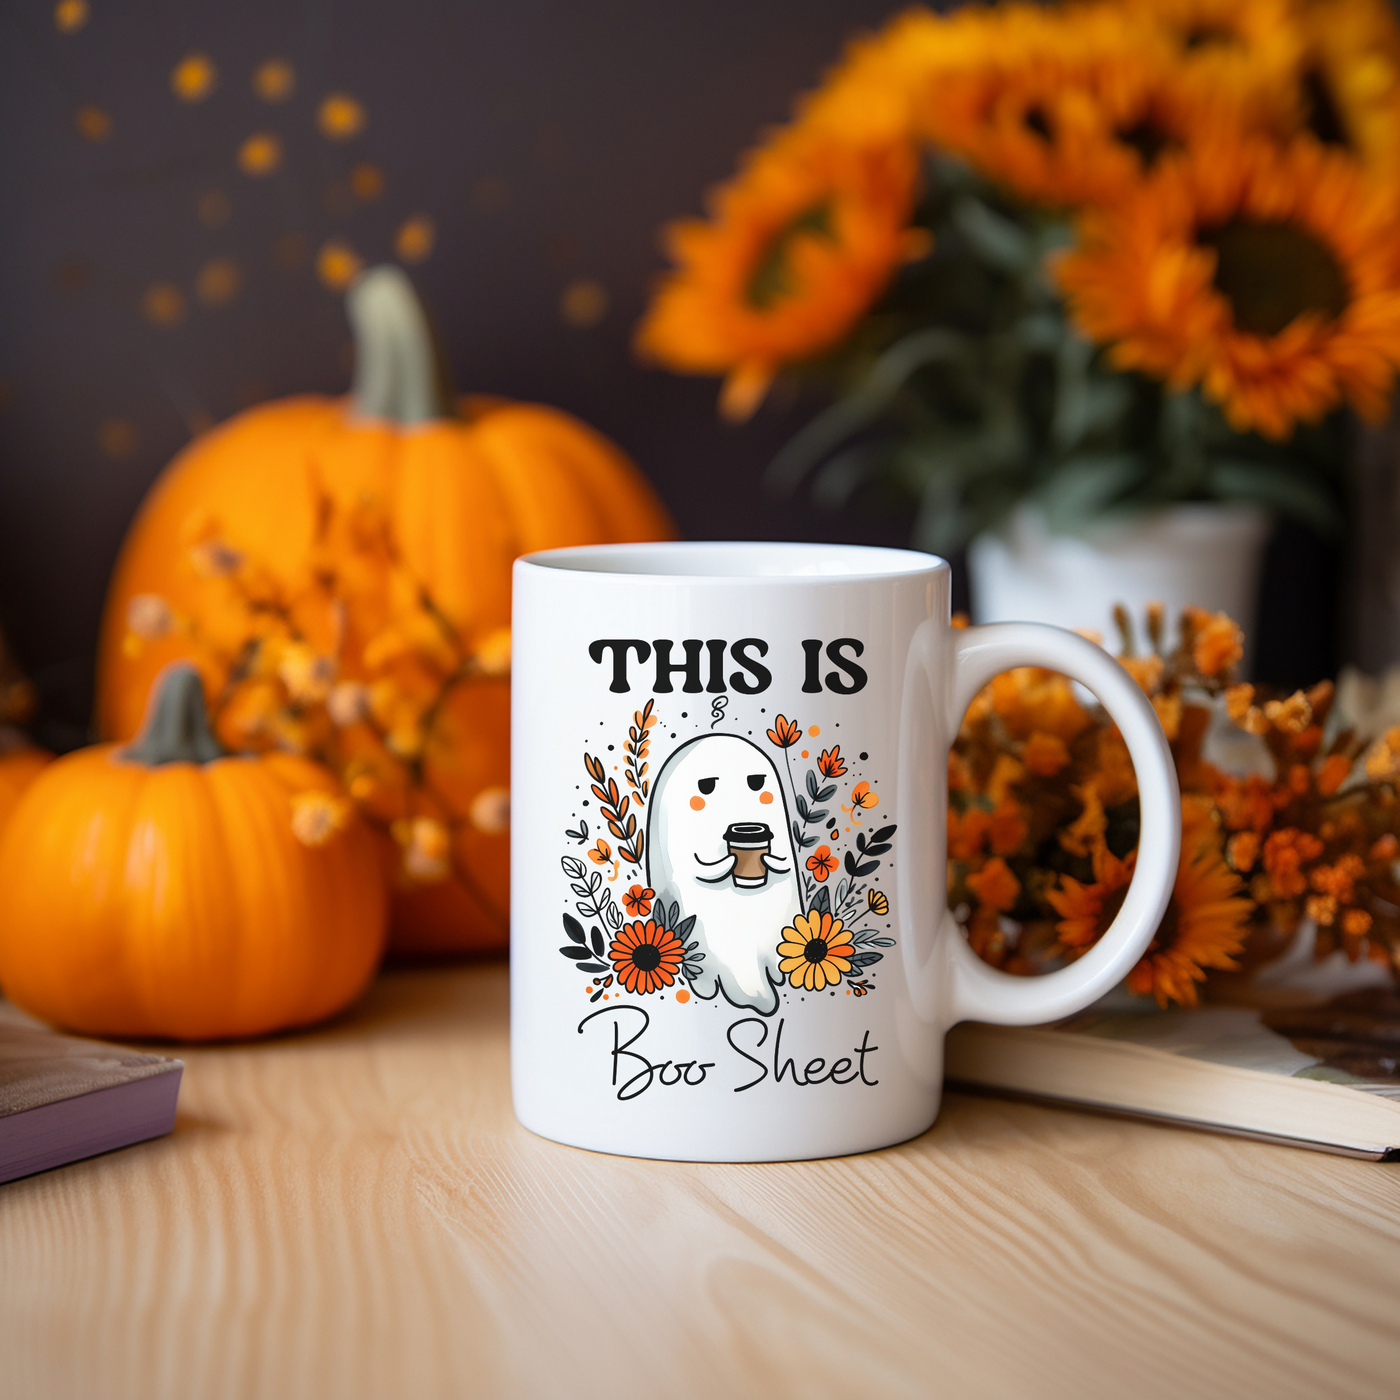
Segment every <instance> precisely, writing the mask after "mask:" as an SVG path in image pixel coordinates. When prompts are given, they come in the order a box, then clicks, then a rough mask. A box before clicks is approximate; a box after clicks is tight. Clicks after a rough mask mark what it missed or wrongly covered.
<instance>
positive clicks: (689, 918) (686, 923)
mask: <svg viewBox="0 0 1400 1400" xmlns="http://www.w3.org/2000/svg"><path fill="white" fill-rule="evenodd" d="M694 927H695V915H694V914H687V915H686V916H685V918H683V919H682V920H681V921H680V923H678V924H677V925H676V927H675V929H674V933H675V935H676V937H677V938H679V939H681V940H682V942H684V940H685V937H686V935H687V934H688V933H689V932H690V931H691V929H693V928H694Z"/></svg>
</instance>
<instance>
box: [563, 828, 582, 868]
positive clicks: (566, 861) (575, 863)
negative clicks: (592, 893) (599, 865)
mask: <svg viewBox="0 0 1400 1400" xmlns="http://www.w3.org/2000/svg"><path fill="white" fill-rule="evenodd" d="M569 834H570V835H571V836H572V835H573V833H572V832H570V833H569ZM559 864H560V865H562V866H563V867H564V874H565V875H567V876H568V877H569V879H571V880H582V879H583V876H584V869H583V862H582V861H581V860H579V859H578V858H577V857H575V856H565V857H564V858H563V860H561V861H560V862H559Z"/></svg>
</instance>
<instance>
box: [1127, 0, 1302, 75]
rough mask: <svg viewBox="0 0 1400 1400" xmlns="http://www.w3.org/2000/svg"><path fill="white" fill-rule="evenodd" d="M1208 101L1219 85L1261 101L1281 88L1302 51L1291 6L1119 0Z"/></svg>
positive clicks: (1287, 0)
mask: <svg viewBox="0 0 1400 1400" xmlns="http://www.w3.org/2000/svg"><path fill="white" fill-rule="evenodd" d="M1117 5H1118V7H1119V8H1120V9H1121V10H1122V11H1123V12H1124V13H1125V14H1127V15H1129V16H1131V17H1132V18H1133V19H1134V20H1135V21H1137V22H1138V23H1140V24H1141V25H1142V26H1143V27H1144V29H1146V30H1148V31H1150V32H1152V33H1153V34H1154V35H1155V37H1156V38H1157V39H1158V40H1159V42H1160V43H1161V44H1162V45H1163V46H1164V48H1165V50H1166V52H1167V56H1168V57H1169V59H1170V60H1171V61H1172V62H1173V63H1174V64H1176V65H1177V66H1178V67H1179V68H1180V69H1181V70H1182V71H1183V73H1184V74H1186V75H1187V77H1188V79H1189V80H1190V81H1191V82H1192V84H1193V86H1194V88H1195V91H1196V93H1197V94H1198V95H1200V96H1202V97H1208V96H1209V94H1210V92H1211V90H1212V89H1218V88H1219V87H1220V86H1221V85H1223V84H1232V83H1236V84H1237V83H1244V84H1248V85H1251V86H1252V87H1253V88H1254V89H1255V91H1256V92H1257V93H1259V94H1260V95H1261V96H1262V95H1264V94H1266V93H1267V90H1268V89H1269V88H1270V87H1276V86H1277V85H1278V84H1280V83H1282V82H1285V81H1286V80H1287V79H1288V77H1289V76H1290V75H1291V74H1292V72H1293V71H1294V69H1295V67H1296V65H1297V62H1298V57H1299V53H1300V51H1301V47H1302V34H1301V32H1300V30H1299V27H1298V25H1297V23H1296V14H1295V9H1294V5H1293V3H1292V0H1117Z"/></svg>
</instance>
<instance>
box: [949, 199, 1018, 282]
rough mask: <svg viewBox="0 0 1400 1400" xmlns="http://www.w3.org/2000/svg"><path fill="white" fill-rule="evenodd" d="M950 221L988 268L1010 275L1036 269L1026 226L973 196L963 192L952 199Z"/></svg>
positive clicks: (1016, 275) (1014, 275)
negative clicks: (1013, 220) (996, 211)
mask: <svg viewBox="0 0 1400 1400" xmlns="http://www.w3.org/2000/svg"><path fill="white" fill-rule="evenodd" d="M952 222H953V226H954V227H955V228H956V229H957V230H958V232H959V233H961V234H962V236H963V237H964V238H965V239H967V243H968V246H969V247H970V248H971V249H972V252H973V254H974V256H976V257H977V258H978V259H980V260H981V261H982V262H984V263H986V264H987V266H988V267H992V268H995V269H996V270H997V271H999V272H1006V273H1010V274H1011V275H1012V276H1013V277H1023V276H1025V274H1026V273H1028V272H1032V271H1034V270H1036V268H1037V266H1038V263H1039V258H1038V256H1037V249H1036V246H1035V243H1034V241H1033V240H1032V239H1031V237H1030V236H1029V235H1028V234H1027V232H1026V231H1025V229H1023V228H1022V227H1021V226H1020V225H1019V224H1016V223H1013V222H1012V220H1010V219H1008V218H1005V217H1003V216H1002V215H1001V214H998V213H995V212H994V211H993V210H992V209H990V208H988V206H987V205H986V204H984V203H983V202H982V201H981V200H980V199H978V198H977V197H976V196H975V195H971V194H964V195H961V196H959V198H958V199H956V200H955V201H954V203H953V211H952Z"/></svg>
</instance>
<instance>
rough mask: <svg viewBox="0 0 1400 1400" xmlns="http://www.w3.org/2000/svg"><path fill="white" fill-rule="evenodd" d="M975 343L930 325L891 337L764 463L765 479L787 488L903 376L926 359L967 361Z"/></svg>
mask: <svg viewBox="0 0 1400 1400" xmlns="http://www.w3.org/2000/svg"><path fill="white" fill-rule="evenodd" d="M975 354H976V352H975V349H974V347H973V345H972V343H971V342H970V341H969V340H968V338H967V337H966V336H964V335H961V334H959V333H958V332H957V331H951V330H946V329H944V328H943V327H940V326H935V327H933V328H932V329H929V330H922V331H915V332H914V333H913V334H911V335H907V336H905V337H904V338H903V339H901V340H897V341H895V343H894V344H893V345H891V346H890V348H889V349H888V350H886V351H885V352H884V354H882V355H881V356H880V357H879V359H877V360H876V361H875V363H874V364H873V365H872V366H871V367H870V370H869V371H868V373H867V374H866V376H865V378H864V379H863V380H862V381H861V382H860V383H859V384H858V385H857V386H856V388H855V389H854V390H853V391H852V392H851V393H849V394H847V395H846V396H845V397H844V398H840V399H837V400H836V402H835V403H833V404H832V405H831V406H830V407H829V408H826V409H823V410H822V412H820V413H819V414H817V416H816V417H815V418H813V419H812V420H811V422H810V423H808V424H807V425H806V426H805V427H804V428H802V429H801V430H800V431H799V432H798V433H796V434H795V435H794V436H793V437H792V439H791V440H790V441H789V442H788V443H787V445H786V446H785V447H784V448H783V449H782V450H781V451H780V452H779V453H778V455H777V456H776V457H774V459H773V461H772V462H771V463H770V464H769V467H768V472H767V480H768V483H769V485H770V486H772V487H774V488H776V489H778V490H780V491H791V490H792V489H793V488H794V487H795V486H796V485H797V484H798V482H799V481H801V480H802V478H803V477H804V476H806V474H807V473H808V472H809V471H811V469H812V468H813V467H814V466H815V465H816V464H817V463H818V462H819V461H821V460H822V459H823V458H824V457H826V456H827V455H828V454H829V453H831V452H833V451H834V450H835V449H836V448H837V447H839V446H840V445H841V444H842V443H843V442H845V441H847V440H848V439H849V438H851V437H852V436H853V435H854V434H856V433H858V432H861V431H862V430H863V429H865V428H868V427H869V426H870V425H871V424H872V423H874V422H875V421H876V419H878V418H879V417H880V415H881V414H882V413H884V411H885V410H886V409H887V408H888V407H889V405H890V403H891V401H892V400H893V399H894V397H895V395H896V394H898V393H899V391H900V390H901V389H902V388H903V387H904V385H905V384H906V383H907V382H908V379H909V376H910V375H912V374H914V373H915V372H916V371H917V370H920V369H922V368H924V366H926V365H930V364H937V363H943V364H955V363H966V364H969V365H970V364H972V363H973V362H974V359H975Z"/></svg>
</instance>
